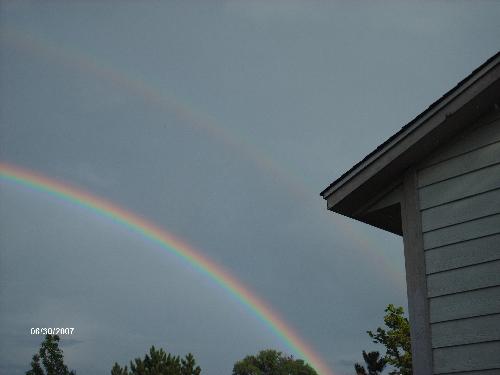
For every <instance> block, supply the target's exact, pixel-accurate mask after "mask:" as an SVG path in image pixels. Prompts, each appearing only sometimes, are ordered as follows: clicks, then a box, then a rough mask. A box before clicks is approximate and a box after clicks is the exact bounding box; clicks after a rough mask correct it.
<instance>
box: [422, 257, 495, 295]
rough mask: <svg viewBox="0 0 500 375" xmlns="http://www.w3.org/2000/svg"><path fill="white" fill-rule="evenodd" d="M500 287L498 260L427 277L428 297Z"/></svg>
mask: <svg viewBox="0 0 500 375" xmlns="http://www.w3.org/2000/svg"><path fill="white" fill-rule="evenodd" d="M495 285H500V260H496V261H493V262H488V263H482V264H477V265H474V266H469V267H465V268H458V269H455V270H450V271H445V272H439V273H435V274H432V275H429V276H428V277H427V295H428V296H429V297H436V296H442V295H445V294H451V293H457V292H464V291H468V290H473V289H479V288H486V287H489V286H495Z"/></svg>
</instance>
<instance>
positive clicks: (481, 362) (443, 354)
mask: <svg viewBox="0 0 500 375" xmlns="http://www.w3.org/2000/svg"><path fill="white" fill-rule="evenodd" d="M499 353H500V341H494V342H485V343H480V344H471V345H464V346H454V347H449V348H439V349H434V373H435V374H445V373H448V372H457V371H471V370H485V369H492V368H493V369H494V368H500V355H499Z"/></svg>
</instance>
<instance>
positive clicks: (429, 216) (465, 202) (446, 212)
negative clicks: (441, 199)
mask: <svg viewBox="0 0 500 375" xmlns="http://www.w3.org/2000/svg"><path fill="white" fill-rule="evenodd" d="M498 212H500V189H498V190H493V191H490V192H487V193H483V194H480V195H474V196H472V197H469V198H465V199H462V200H459V201H455V202H451V203H448V204H445V205H442V206H437V207H434V208H429V209H427V210H424V211H422V229H423V231H424V232H427V231H430V230H433V229H436V228H440V227H444V226H447V225H452V224H457V223H462V222H464V221H468V220H473V219H477V218H479V217H482V216H487V215H492V214H495V213H498Z"/></svg>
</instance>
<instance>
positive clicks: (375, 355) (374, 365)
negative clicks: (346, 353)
mask: <svg viewBox="0 0 500 375" xmlns="http://www.w3.org/2000/svg"><path fill="white" fill-rule="evenodd" d="M363 359H364V360H365V363H366V368H367V369H368V375H378V374H381V373H382V371H383V370H384V368H385V359H384V358H380V353H379V352H369V353H367V352H365V351H364V350H363ZM354 368H355V370H356V375H367V374H366V370H365V368H364V367H363V366H362V365H360V364H359V363H356V364H355V365H354Z"/></svg>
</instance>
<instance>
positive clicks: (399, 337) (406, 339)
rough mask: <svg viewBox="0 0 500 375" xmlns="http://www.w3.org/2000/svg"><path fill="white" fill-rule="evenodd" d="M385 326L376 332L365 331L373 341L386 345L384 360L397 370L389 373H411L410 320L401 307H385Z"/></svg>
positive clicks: (405, 374) (402, 374)
mask: <svg viewBox="0 0 500 375" xmlns="http://www.w3.org/2000/svg"><path fill="white" fill-rule="evenodd" d="M385 312H386V315H385V316H384V323H385V325H386V328H380V327H379V328H377V331H376V333H373V332H372V331H367V333H368V335H369V336H370V337H371V338H372V339H373V342H374V343H378V344H382V345H384V346H385V347H386V354H385V356H384V358H383V359H384V361H385V362H386V363H388V364H390V365H392V366H394V367H395V368H396V369H397V371H393V372H391V374H401V375H411V374H412V367H411V339H410V322H409V321H408V319H407V318H405V317H404V315H403V314H404V310H403V308H402V307H395V306H394V305H392V304H391V305H389V306H387V308H386V309H385Z"/></svg>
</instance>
